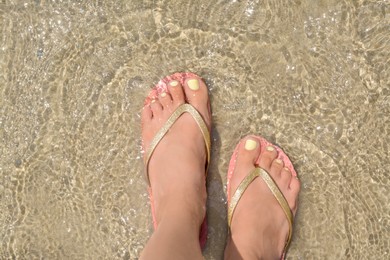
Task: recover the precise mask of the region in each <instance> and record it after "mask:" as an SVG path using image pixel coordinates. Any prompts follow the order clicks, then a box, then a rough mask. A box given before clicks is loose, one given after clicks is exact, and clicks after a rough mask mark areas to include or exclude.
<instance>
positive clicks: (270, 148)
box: [265, 146, 275, 152]
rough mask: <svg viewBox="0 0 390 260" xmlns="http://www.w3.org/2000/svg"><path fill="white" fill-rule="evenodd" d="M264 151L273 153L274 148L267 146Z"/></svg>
mask: <svg viewBox="0 0 390 260" xmlns="http://www.w3.org/2000/svg"><path fill="white" fill-rule="evenodd" d="M265 149H267V151H269V152H273V151H275V148H274V147H273V146H267V148H265Z"/></svg>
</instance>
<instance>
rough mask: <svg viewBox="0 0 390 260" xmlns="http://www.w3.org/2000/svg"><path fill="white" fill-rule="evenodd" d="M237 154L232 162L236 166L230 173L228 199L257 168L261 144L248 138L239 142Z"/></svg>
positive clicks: (231, 168) (250, 137)
mask: <svg viewBox="0 0 390 260" xmlns="http://www.w3.org/2000/svg"><path fill="white" fill-rule="evenodd" d="M235 153H236V154H235V155H233V156H232V161H231V162H230V164H233V165H235V166H234V167H230V172H229V173H228V181H229V182H230V185H228V186H227V187H228V197H230V194H231V193H230V192H231V191H234V190H236V188H237V187H238V185H239V184H240V182H241V180H243V179H245V177H246V175H248V173H249V172H251V171H252V170H253V169H254V168H255V167H256V166H255V164H256V160H257V159H258V157H259V155H260V144H259V142H258V140H257V139H256V138H254V137H252V136H247V137H245V138H243V139H242V140H241V141H240V142H239V144H238V148H237V149H236V152H235ZM233 176H234V177H233ZM230 189H231V190H230Z"/></svg>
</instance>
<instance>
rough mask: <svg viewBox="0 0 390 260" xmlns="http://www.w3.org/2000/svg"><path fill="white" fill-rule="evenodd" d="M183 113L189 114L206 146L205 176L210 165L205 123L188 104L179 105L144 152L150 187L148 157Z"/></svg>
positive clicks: (207, 133)
mask: <svg viewBox="0 0 390 260" xmlns="http://www.w3.org/2000/svg"><path fill="white" fill-rule="evenodd" d="M184 113H189V114H190V115H191V116H192V117H193V118H194V120H195V122H196V123H197V125H198V126H199V129H200V131H201V132H202V135H203V139H204V142H205V145H206V153H207V162H206V174H207V170H208V166H209V164H210V144H211V141H210V133H209V130H208V128H207V125H206V123H205V122H204V120H203V118H202V116H201V115H200V114H199V112H198V111H197V110H196V109H195V108H194V107H193V106H192V105H190V104H183V105H180V106H179V107H178V108H177V109H176V110H175V111H174V112H173V113H172V115H171V116H170V117H169V118H168V120H167V122H165V124H164V125H163V126H162V127H161V129H160V130H159V131H158V132H157V134H156V135H155V136H154V138H153V140H152V142H151V143H150V145H149V148H148V150H146V156H145V157H144V158H145V160H144V163H145V175H146V176H145V178H146V181H147V183H148V185H149V186H150V180H149V171H148V165H149V161H150V157H151V156H152V154H153V152H154V150H155V149H156V147H157V145H158V144H159V142H160V141H161V139H162V138H163V137H164V136H165V134H166V133H167V132H168V131H169V129H170V128H171V127H172V125H173V124H174V123H175V122H176V120H177V119H178V118H179V117H180V116H181V115H182V114H184Z"/></svg>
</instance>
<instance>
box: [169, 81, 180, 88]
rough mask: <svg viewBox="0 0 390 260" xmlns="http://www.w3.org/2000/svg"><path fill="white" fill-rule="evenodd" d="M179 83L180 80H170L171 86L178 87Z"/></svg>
mask: <svg viewBox="0 0 390 260" xmlns="http://www.w3.org/2000/svg"><path fill="white" fill-rule="evenodd" d="M177 85H179V81H177V80H172V81H171V82H169V86H171V87H176V86H177Z"/></svg>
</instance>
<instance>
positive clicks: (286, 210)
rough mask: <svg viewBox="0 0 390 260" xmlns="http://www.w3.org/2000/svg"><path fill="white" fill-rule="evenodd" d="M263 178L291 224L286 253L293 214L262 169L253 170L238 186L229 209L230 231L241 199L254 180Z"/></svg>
mask: <svg viewBox="0 0 390 260" xmlns="http://www.w3.org/2000/svg"><path fill="white" fill-rule="evenodd" d="M259 176H260V177H261V178H262V179H263V180H264V182H265V183H266V184H267V186H268V188H269V189H270V190H271V192H272V194H273V195H274V196H275V198H276V200H277V201H278V202H279V204H280V206H281V208H282V209H283V211H284V214H285V215H286V217H287V220H288V223H289V228H290V229H289V232H288V238H287V241H286V245H285V247H284V252H285V251H286V249H287V247H288V245H289V244H290V241H291V235H292V226H293V214H292V212H291V209H290V207H289V206H288V203H287V200H286V198H285V197H284V196H283V193H282V192H281V191H280V189H279V188H278V186H277V185H276V183H275V181H274V180H273V179H272V177H271V176H270V175H269V173H268V172H267V171H265V170H264V169H262V168H259V167H256V168H255V169H253V170H252V171H251V172H250V173H249V174H248V175H247V176H246V177H245V178H244V179H243V180H242V181H241V183H240V185H238V188H237V190H236V191H235V192H234V195H233V197H232V198H231V200H230V203H229V208H228V225H229V229H230V226H231V223H232V218H233V213H234V210H235V209H236V206H237V203H238V201H239V200H240V199H241V197H242V195H243V193H244V192H245V190H246V189H247V188H248V186H249V184H251V183H252V181H253V180H254V179H256V178H257V177H259Z"/></svg>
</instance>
